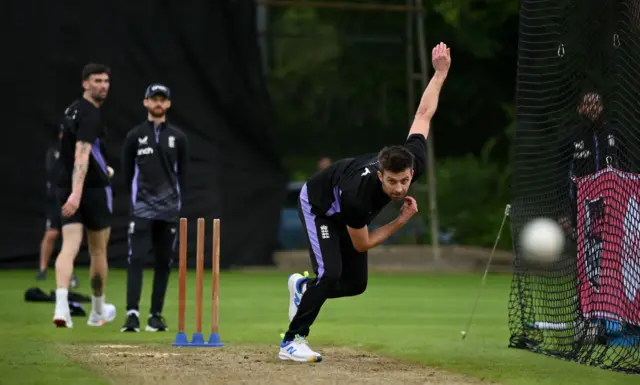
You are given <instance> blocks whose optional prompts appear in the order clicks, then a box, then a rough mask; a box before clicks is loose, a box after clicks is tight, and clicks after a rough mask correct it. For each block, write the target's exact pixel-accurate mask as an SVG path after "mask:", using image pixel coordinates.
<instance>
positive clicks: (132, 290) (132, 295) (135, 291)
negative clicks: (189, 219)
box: [127, 217, 178, 314]
mask: <svg viewBox="0 0 640 385" xmlns="http://www.w3.org/2000/svg"><path fill="white" fill-rule="evenodd" d="M128 233H129V234H128V235H129V266H128V271H127V311H129V310H136V311H137V310H139V309H138V308H139V304H140V295H141V293H142V275H143V270H144V261H145V257H146V256H147V255H148V254H149V253H150V252H152V253H153V254H154V261H155V265H154V273H153V274H154V275H153V291H152V293H151V310H150V311H151V314H161V313H162V309H163V307H164V299H165V295H166V293H167V285H168V283H169V273H170V272H171V265H172V263H173V259H174V256H175V249H176V244H177V240H178V238H177V237H178V233H177V230H176V224H175V222H167V221H162V220H153V219H145V218H137V217H133V218H131V221H130V222H129V232H128Z"/></svg>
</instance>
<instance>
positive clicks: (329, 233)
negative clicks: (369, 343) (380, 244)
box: [285, 185, 368, 340]
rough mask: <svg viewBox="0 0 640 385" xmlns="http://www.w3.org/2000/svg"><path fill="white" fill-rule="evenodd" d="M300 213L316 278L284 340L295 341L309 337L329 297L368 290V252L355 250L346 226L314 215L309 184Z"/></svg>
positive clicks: (303, 298) (301, 302)
mask: <svg viewBox="0 0 640 385" xmlns="http://www.w3.org/2000/svg"><path fill="white" fill-rule="evenodd" d="M298 213H299V215H300V220H301V221H302V225H303V227H304V228H305V230H306V233H307V239H308V241H309V246H310V247H309V255H310V257H311V264H312V266H313V271H314V273H315V274H316V278H314V279H312V280H310V281H309V282H308V283H307V290H306V291H305V293H304V295H303V296H302V299H301V301H300V305H299V306H298V312H297V313H296V315H295V317H294V318H293V320H292V321H291V324H290V325H289V330H288V331H287V333H286V334H285V340H292V339H293V338H294V337H295V336H296V335H301V336H305V337H306V336H307V335H309V329H310V328H311V325H312V324H313V322H314V321H315V319H316V317H317V316H318V313H320V308H321V307H322V305H323V304H324V302H325V301H326V300H327V298H340V297H350V296H355V295H358V294H362V293H364V291H365V290H366V288H367V278H368V268H367V266H368V261H367V253H366V252H364V253H360V252H358V251H356V249H355V248H354V247H353V243H352V242H351V238H350V237H349V233H348V232H347V228H346V226H345V225H344V224H340V223H338V222H337V221H336V220H335V219H333V218H331V217H326V216H322V217H321V216H316V215H314V214H313V213H312V212H311V205H310V204H309V197H308V195H307V186H306V185H305V186H303V188H302V191H301V192H300V199H299V201H298Z"/></svg>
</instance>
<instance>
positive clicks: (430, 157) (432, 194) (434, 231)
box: [415, 0, 440, 263]
mask: <svg viewBox="0 0 640 385" xmlns="http://www.w3.org/2000/svg"><path fill="white" fill-rule="evenodd" d="M415 6H416V8H418V9H422V10H423V12H419V13H416V14H415V17H416V19H417V20H416V21H417V23H416V27H417V28H418V53H419V55H420V75H421V79H422V89H423V90H424V89H426V88H427V85H428V84H429V58H428V56H427V37H426V28H425V25H424V18H425V16H426V12H424V8H423V6H422V0H415ZM434 164H435V153H434V146H433V122H431V128H430V129H429V137H428V138H427V184H428V187H429V217H430V219H431V248H432V252H433V259H434V261H435V262H436V263H439V262H440V240H439V239H438V234H439V233H440V230H439V228H440V224H439V222H440V221H439V219H438V202H437V198H436V191H437V190H436V173H435V166H434Z"/></svg>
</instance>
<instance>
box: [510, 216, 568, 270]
mask: <svg viewBox="0 0 640 385" xmlns="http://www.w3.org/2000/svg"><path fill="white" fill-rule="evenodd" d="M564 242H565V237H564V232H563V231H562V228H561V227H560V225H559V224H558V223H557V222H556V221H554V220H552V219H548V218H536V219H533V220H531V221H529V222H528V223H526V224H525V226H524V228H523V229H522V232H521V233H520V246H521V248H522V251H523V253H524V257H525V258H526V259H528V260H531V261H534V262H541V263H551V262H554V261H557V260H558V259H560V256H561V254H562V250H563V249H564Z"/></svg>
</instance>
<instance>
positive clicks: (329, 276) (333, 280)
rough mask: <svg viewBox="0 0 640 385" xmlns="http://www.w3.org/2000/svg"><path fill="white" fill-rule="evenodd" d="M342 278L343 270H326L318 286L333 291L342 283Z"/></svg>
mask: <svg viewBox="0 0 640 385" xmlns="http://www.w3.org/2000/svg"><path fill="white" fill-rule="evenodd" d="M340 278H342V271H341V270H337V271H325V272H323V273H322V274H321V275H320V277H319V279H318V286H319V287H320V288H322V289H324V290H327V291H333V290H336V289H337V288H338V286H339V285H340Z"/></svg>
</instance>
